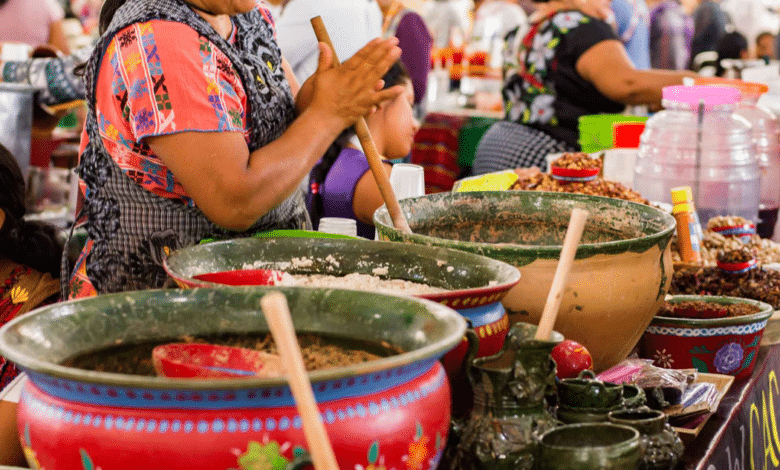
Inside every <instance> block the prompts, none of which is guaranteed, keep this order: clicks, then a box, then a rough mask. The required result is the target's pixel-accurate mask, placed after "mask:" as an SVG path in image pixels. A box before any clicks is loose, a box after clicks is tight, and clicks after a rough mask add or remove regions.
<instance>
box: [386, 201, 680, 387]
mask: <svg viewBox="0 0 780 470" xmlns="http://www.w3.org/2000/svg"><path fill="white" fill-rule="evenodd" d="M400 203H401V208H402V209H403V211H404V213H405V215H406V218H407V220H408V221H409V224H410V225H411V228H412V231H413V232H414V233H413V234H411V235H409V234H404V233H402V232H401V231H399V230H396V229H395V228H394V227H393V225H392V221H391V220H390V216H389V214H388V213H387V210H386V208H384V207H381V208H380V209H378V210H377V212H375V213H374V224H375V225H376V227H377V231H378V233H379V236H380V238H381V239H383V240H391V241H400V242H406V243H413V244H418V245H428V246H440V247H449V248H457V249H460V250H464V251H469V252H472V253H477V254H480V255H484V256H489V257H491V258H495V259H498V260H501V261H505V262H507V263H509V264H512V265H514V266H516V267H517V268H518V269H519V270H520V273H521V276H522V280H523V281H522V282H521V283H518V284H517V286H515V287H514V288H513V289H512V290H511V291H510V292H509V294H507V295H506V297H504V299H503V300H502V302H503V304H504V306H505V307H506V308H507V310H508V311H509V316H510V321H511V322H514V321H523V322H528V323H538V321H539V318H540V317H541V313H542V310H543V309H544V303H545V301H546V299H547V294H548V292H549V291H550V286H551V284H552V279H553V276H554V274H555V269H556V268H557V266H558V259H559V258H560V254H561V245H562V243H563V236H564V234H565V232H566V227H567V225H568V221H569V218H570V216H571V211H572V209H573V208H575V207H578V208H583V209H585V210H587V211H589V212H590V216H589V218H588V222H587V225H586V226H585V232H584V234H583V238H582V243H581V245H580V246H579V248H578V250H577V256H576V259H575V261H574V264H573V266H572V271H571V276H570V278H569V285H568V287H567V289H566V292H565V293H564V296H563V299H562V302H561V307H560V310H559V313H558V320H557V322H556V325H555V329H556V330H557V331H560V332H561V333H562V334H563V335H564V336H565V337H566V338H569V339H573V340H575V341H577V342H579V343H582V344H583V345H585V347H586V348H587V349H588V351H590V353H591V355H592V357H593V366H594V369H595V370H596V372H600V371H602V370H605V369H607V368H609V367H611V366H613V365H615V364H617V363H618V362H620V361H621V360H623V359H624V358H625V357H626V355H628V353H629V352H630V351H631V349H632V348H633V347H634V345H635V344H636V342H637V341H638V340H639V338H640V337H641V336H642V333H643V332H644V330H645V328H646V327H647V325H648V324H649V323H650V320H651V319H652V318H653V316H654V315H655V313H656V312H657V311H658V308H659V307H660V305H661V302H662V301H663V297H664V295H665V294H666V292H667V289H668V287H669V283H670V281H671V275H672V261H671V251H670V247H669V242H670V240H671V237H672V233H673V232H674V228H675V221H674V218H673V217H672V216H671V215H669V214H667V213H664V212H663V211H661V210H658V209H655V208H653V207H650V206H646V205H643V204H637V203H633V202H628V201H623V200H619V199H610V198H604V197H597V196H585V195H581V194H568V193H548V192H541V191H494V192H468V193H437V194H430V195H426V196H422V197H417V198H410V199H404V200H402V201H400Z"/></svg>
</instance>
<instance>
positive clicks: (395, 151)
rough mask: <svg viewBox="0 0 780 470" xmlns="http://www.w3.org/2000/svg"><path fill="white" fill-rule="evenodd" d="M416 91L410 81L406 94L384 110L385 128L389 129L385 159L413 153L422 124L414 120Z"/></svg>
mask: <svg viewBox="0 0 780 470" xmlns="http://www.w3.org/2000/svg"><path fill="white" fill-rule="evenodd" d="M413 104H414V89H413V88H412V83H411V82H410V81H408V80H407V81H406V82H404V92H403V93H401V94H400V95H398V96H397V97H396V98H395V99H394V100H392V101H391V102H389V103H387V104H386V105H385V106H386V109H384V126H385V129H389V132H387V137H386V144H385V155H384V156H385V158H389V159H395V158H403V157H405V156H407V155H409V152H411V151H412V144H413V143H414V135H415V134H416V133H417V131H418V130H419V129H420V123H419V122H417V119H415V118H414V112H413V111H412V105H413Z"/></svg>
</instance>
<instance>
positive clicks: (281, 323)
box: [260, 292, 339, 470]
mask: <svg viewBox="0 0 780 470" xmlns="http://www.w3.org/2000/svg"><path fill="white" fill-rule="evenodd" d="M260 305H261V307H262V308H263V315H265V321H266V322H267V323H268V326H269V328H270V329H271V335H273V337H274V342H275V343H276V348H277V350H278V352H279V356H280V357H281V359H282V366H283V367H284V370H285V373H286V375H287V381H288V382H289V384H290V389H291V390H292V394H293V398H295V405H296V406H297V407H298V414H300V415H301V421H302V423H303V434H304V436H306V442H307V443H308V445H309V452H310V453H311V456H312V460H313V461H314V467H315V468H316V469H317V470H338V468H339V467H338V464H337V463H336V454H335V453H334V452H333V446H332V445H331V443H330V438H329V437H328V433H327V432H325V425H324V424H322V419H321V417H320V410H319V408H318V407H317V402H316V401H315V400H314V391H313V390H312V388H311V382H309V375H308V374H307V372H306V368H305V366H304V364H303V355H302V354H301V349H300V346H298V338H297V337H296V335H295V328H294V327H293V324H292V319H291V318H290V310H289V308H288V306H287V298H286V297H285V296H284V294H282V293H280V292H271V293H269V294H266V295H265V296H263V298H262V299H261V300H260Z"/></svg>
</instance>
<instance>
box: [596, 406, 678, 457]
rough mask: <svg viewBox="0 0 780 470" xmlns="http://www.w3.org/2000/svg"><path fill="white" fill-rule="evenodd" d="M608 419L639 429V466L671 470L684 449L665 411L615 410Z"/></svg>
mask: <svg viewBox="0 0 780 470" xmlns="http://www.w3.org/2000/svg"><path fill="white" fill-rule="evenodd" d="M609 421H610V422H611V423H615V424H623V425H626V426H631V427H632V428H634V429H636V430H637V431H639V434H640V437H639V444H640V447H641V448H642V458H641V460H640V461H639V470H670V469H673V468H674V466H675V465H677V461H678V460H680V457H682V455H683V452H685V447H683V443H682V441H681V440H680V436H678V435H677V433H676V432H675V430H674V429H672V427H671V426H670V425H669V421H668V419H667V418H666V415H665V414H664V413H663V411H658V410H651V409H650V408H642V409H636V410H623V411H613V412H611V413H609Z"/></svg>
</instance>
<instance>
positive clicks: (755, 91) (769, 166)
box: [696, 77, 780, 238]
mask: <svg viewBox="0 0 780 470" xmlns="http://www.w3.org/2000/svg"><path fill="white" fill-rule="evenodd" d="M696 84H697V85H698V84H701V85H720V86H724V85H725V86H731V87H734V88H736V89H738V90H739V91H740V93H741V96H742V97H741V99H740V101H739V103H738V104H737V107H736V108H735V110H734V112H735V113H736V114H738V115H740V116H742V117H744V118H745V119H747V120H748V122H750V125H751V126H753V142H754V143H755V144H756V155H757V156H758V159H759V164H760V166H761V199H760V203H759V207H758V218H759V219H760V220H759V223H758V224H757V232H758V234H759V235H760V236H761V238H771V237H772V234H773V232H774V228H775V223H776V222H777V212H778V208H780V120H778V118H777V116H776V115H775V114H774V113H773V112H772V111H770V110H769V109H767V108H765V107H763V106H761V105H759V104H758V100H759V98H761V95H763V94H764V93H766V92H767V90H768V89H769V87H767V86H766V85H764V84H761V83H752V82H745V81H742V80H729V79H722V78H716V77H700V78H697V79H696Z"/></svg>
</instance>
